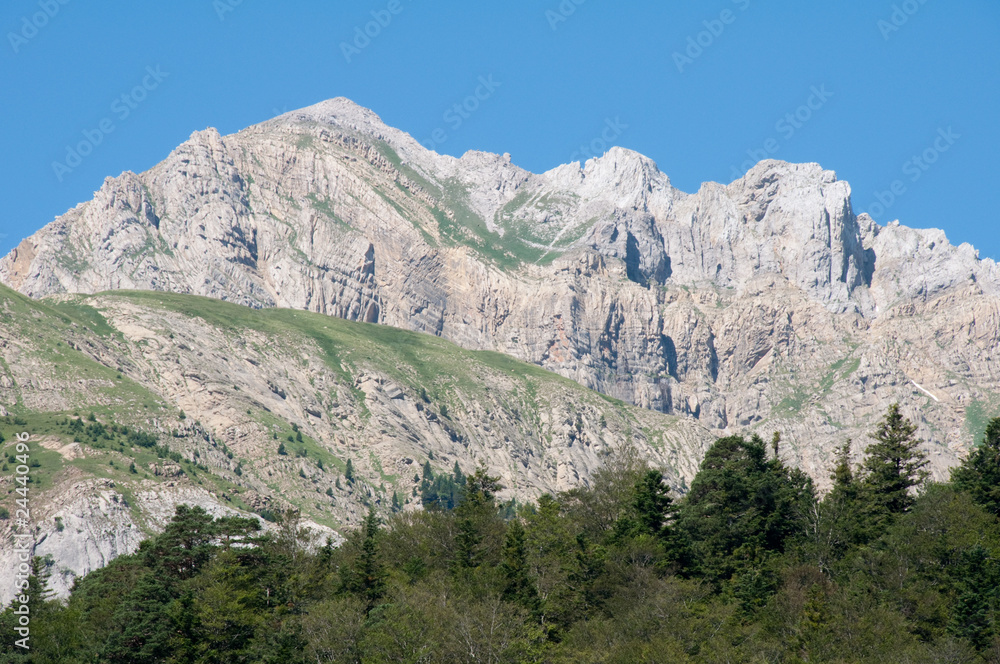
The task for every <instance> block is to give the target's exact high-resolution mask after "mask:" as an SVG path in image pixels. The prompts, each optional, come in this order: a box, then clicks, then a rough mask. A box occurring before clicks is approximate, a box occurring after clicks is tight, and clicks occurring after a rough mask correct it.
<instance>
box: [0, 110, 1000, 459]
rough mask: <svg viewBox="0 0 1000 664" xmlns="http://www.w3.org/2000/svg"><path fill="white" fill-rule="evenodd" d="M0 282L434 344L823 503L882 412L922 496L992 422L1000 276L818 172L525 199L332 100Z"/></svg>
mask: <svg viewBox="0 0 1000 664" xmlns="http://www.w3.org/2000/svg"><path fill="white" fill-rule="evenodd" d="M0 280H2V281H3V282H4V283H6V284H8V285H9V286H10V287H12V288H14V289H16V290H18V291H20V292H22V293H25V294H27V295H30V296H31V297H36V298H38V297H44V296H49V295H54V294H60V293H96V292H100V291H109V290H118V289H139V290H156V291H169V292H177V293H192V294H198V295H204V296H208V297H212V298H218V299H221V300H227V301H230V302H235V303H239V304H244V305H247V306H250V307H260V308H268V307H285V308H292V309H300V310H308V311H314V312H318V313H323V314H328V315H330V316H335V317H339V318H344V319H347V320H356V321H364V322H372V323H381V324H384V325H390V326H395V327H400V328H407V329H411V330H416V331H420V332H427V333H430V334H434V335H437V336H441V337H443V338H445V339H449V340H451V341H453V342H455V343H457V344H459V345H460V346H462V347H464V348H469V349H479V350H493V351H497V352H501V353H504V354H507V355H510V356H511V357H515V358H518V359H520V360H523V361H526V362H530V363H533V364H537V365H539V366H542V367H544V368H546V369H549V370H551V371H553V372H555V373H558V374H560V375H562V376H565V377H568V378H570V379H572V380H574V381H577V382H579V383H580V384H582V385H585V386H587V387H590V388H593V389H596V390H598V391H600V392H602V393H604V394H607V395H609V396H612V397H614V398H618V399H622V400H624V401H627V402H629V403H632V404H635V405H638V406H640V407H643V408H648V409H653V410H657V411H660V412H663V413H668V414H675V415H681V416H684V417H688V418H694V419H695V420H697V421H698V422H699V423H700V424H702V425H703V426H705V427H708V428H710V429H712V430H713V431H716V432H719V433H722V432H729V431H739V430H742V429H745V428H757V429H760V430H762V431H765V432H768V431H770V430H774V429H778V430H781V431H782V432H783V433H784V435H785V440H786V441H787V442H788V449H787V453H788V454H789V455H790V456H791V458H792V459H793V460H794V461H795V462H796V463H798V464H799V465H800V466H802V467H803V468H805V469H806V470H808V471H809V472H810V473H811V474H813V475H814V476H817V477H820V478H823V477H825V474H826V468H827V465H828V462H829V458H830V450H832V448H833V446H834V445H835V444H836V443H837V442H838V441H840V440H842V439H843V438H845V437H847V436H853V437H855V438H856V439H863V438H864V432H865V431H866V430H867V429H868V428H869V427H870V425H871V424H872V423H873V421H874V419H875V418H876V417H877V416H879V415H880V414H881V413H882V412H884V410H885V407H886V406H887V405H888V404H890V403H892V402H895V401H899V402H900V403H901V404H902V405H903V409H904V412H905V413H906V414H907V415H908V416H909V417H911V418H912V419H914V420H915V421H916V422H917V423H918V424H919V425H920V434H921V435H922V436H923V437H924V438H925V439H926V440H927V441H928V447H929V449H931V450H933V455H934V467H935V471H936V473H937V474H938V476H939V477H940V476H941V474H942V473H943V471H944V469H945V468H947V467H948V466H950V465H952V464H953V463H954V462H955V460H956V457H957V455H959V454H960V453H961V451H962V450H963V449H965V448H966V447H967V446H968V444H969V443H970V442H971V440H972V437H973V435H974V434H975V433H976V432H977V431H978V430H979V429H980V428H981V425H982V422H983V418H984V417H985V415H986V414H989V413H993V412H997V406H998V403H997V401H996V399H995V396H994V395H995V394H996V393H997V389H996V388H997V385H998V378H1000V376H998V367H997V365H996V362H995V358H994V356H995V349H996V347H997V344H998V341H1000V339H998V336H1000V333H998V329H1000V327H998V325H997V321H998V318H1000V307H998V302H1000V301H998V293H1000V272H998V269H997V266H996V264H995V263H994V262H993V261H991V260H980V259H979V258H978V255H977V253H976V251H975V250H974V249H973V248H972V247H971V246H969V245H966V244H963V245H961V246H959V247H954V246H952V245H951V244H949V243H948V241H947V239H946V237H945V236H944V234H943V233H942V232H941V231H937V230H914V229H910V228H906V227H905V226H901V225H899V224H897V223H892V224H890V225H888V226H886V227H881V226H878V225H877V224H875V223H874V222H873V221H872V220H871V219H870V218H869V217H868V216H867V215H864V214H861V215H856V214H855V213H854V212H853V209H852V206H851V199H850V187H849V185H848V184H847V183H846V182H843V181H839V180H837V178H836V175H835V174H834V173H832V172H830V171H824V170H823V169H821V168H820V167H819V166H818V165H816V164H802V165H794V164H786V163H783V162H778V161H764V162H761V163H760V164H758V165H757V166H756V167H754V168H753V169H751V170H750V172H749V173H747V174H746V176H744V177H743V178H741V179H739V180H736V181H735V182H732V183H730V184H728V185H722V184H717V183H706V184H704V185H703V186H702V187H701V189H700V190H699V191H698V192H697V193H695V194H686V193H683V192H681V191H678V190H677V189H675V188H674V187H673V186H672V185H671V184H670V180H669V178H668V177H667V176H666V175H664V174H663V173H661V172H660V171H659V169H658V168H657V167H656V165H655V164H654V163H653V162H652V161H650V160H649V159H647V158H645V157H643V156H642V155H639V154H637V153H635V152H631V151H629V150H624V149H621V148H613V149H611V150H610V151H609V152H608V153H607V154H605V155H604V156H602V157H600V158H597V159H592V160H590V161H588V162H587V163H586V164H583V165H581V164H579V163H573V164H568V165H563V166H559V167H557V168H555V169H552V170H550V171H548V172H546V173H542V174H533V173H529V172H527V171H525V170H523V169H521V168H518V167H517V166H515V165H514V164H512V163H511V160H510V157H509V155H503V156H500V155H494V154H487V153H482V152H469V153H467V154H465V155H463V156H462V157H461V158H458V159H457V158H453V157H449V156H445V155H439V154H436V153H434V152H431V151H428V150H426V149H424V148H423V147H422V146H421V145H420V144H419V143H417V142H416V141H415V140H413V139H412V138H411V137H410V136H409V135H407V134H405V133H403V132H401V131H399V130H397V129H393V128H390V127H387V126H386V125H385V124H383V123H382V122H381V120H380V119H379V118H378V116H376V115H375V114H374V113H373V112H371V111H369V110H367V109H364V108H361V107H359V106H357V105H356V104H354V103H352V102H350V101H349V100H346V99H342V98H340V99H333V100H330V101H326V102H323V103H320V104H317V105H315V106H311V107H309V108H305V109H302V110H300V111H294V112H291V113H287V114H285V115H282V116H280V117H278V118H275V119H273V120H270V121H268V122H264V123H262V124H259V125H255V126H253V127H250V128H248V129H246V130H244V131H241V132H239V133H237V134H234V135H231V136H225V137H223V136H220V135H219V134H218V132H216V131H215V130H214V129H209V130H206V131H200V132H196V133H195V134H193V135H192V136H191V138H190V140H188V141H187V142H185V143H184V144H182V145H181V146H179V147H178V148H177V149H176V150H174V151H173V152H172V153H171V154H170V156H169V157H167V159H165V160H164V161H163V162H162V163H160V164H158V165H157V166H155V167H154V168H152V169H151V170H149V171H148V172H146V173H143V174H141V175H137V174H135V173H131V172H126V173H123V174H122V175H120V176H119V177H117V178H108V179H107V180H106V181H105V182H104V185H103V186H102V187H101V189H100V191H98V192H96V193H95V196H94V198H93V200H91V201H89V202H86V203H83V204H81V205H78V206H77V207H76V208H74V209H72V210H70V211H69V212H67V213H66V214H64V215H63V216H61V217H59V218H58V219H56V220H55V221H53V222H52V223H51V224H49V225H48V226H46V227H45V228H44V229H42V230H41V231H39V232H38V233H36V234H35V235H33V236H32V237H29V238H27V239H25V240H24V241H23V242H22V243H21V244H20V245H19V246H18V247H17V248H16V249H15V250H14V251H13V252H12V253H11V254H10V255H8V256H7V257H6V258H4V259H2V260H0Z"/></svg>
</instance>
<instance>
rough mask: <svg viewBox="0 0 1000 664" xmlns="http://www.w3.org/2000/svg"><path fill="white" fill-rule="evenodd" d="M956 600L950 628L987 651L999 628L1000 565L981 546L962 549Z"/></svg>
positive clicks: (975, 646)
mask: <svg viewBox="0 0 1000 664" xmlns="http://www.w3.org/2000/svg"><path fill="white" fill-rule="evenodd" d="M955 577H956V579H955V581H956V583H955V600H954V602H953V605H952V610H951V622H950V623H949V625H948V629H949V631H950V632H951V633H952V634H954V635H955V636H958V637H960V638H963V639H966V640H968V642H969V643H971V644H972V646H973V647H974V648H975V649H976V650H979V651H982V650H985V649H986V648H987V647H988V646H989V645H990V643H991V642H992V640H993V636H994V634H995V631H996V627H997V625H996V619H997V615H996V609H997V600H998V599H1000V592H998V586H1000V565H998V561H997V559H995V558H993V557H992V556H991V555H990V554H989V552H988V551H987V550H986V549H985V548H983V547H982V546H981V545H978V544H977V545H975V546H973V547H972V548H970V549H967V550H966V551H963V552H962V559H961V562H960V564H959V565H958V566H957V569H956V574H955Z"/></svg>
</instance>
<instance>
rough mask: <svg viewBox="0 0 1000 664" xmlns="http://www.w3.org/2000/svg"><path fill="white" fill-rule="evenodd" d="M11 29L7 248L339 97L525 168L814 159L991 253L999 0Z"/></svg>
mask: <svg viewBox="0 0 1000 664" xmlns="http://www.w3.org/2000/svg"><path fill="white" fill-rule="evenodd" d="M0 30H2V35H3V42H2V44H0V52H2V56H0V60H2V65H0V93H2V97H0V114H2V115H0V120H2V123H0V126H2V135H0V155H2V156H0V200H2V203H3V205H2V209H0V254H2V253H6V252H7V251H8V250H9V249H11V248H12V247H13V246H15V245H16V244H17V242H18V241H20V239H21V238H22V237H24V236H26V235H29V234H30V233H32V232H34V231H35V230H37V229H38V228H40V227H41V226H43V225H44V224H46V223H47V222H49V221H51V220H52V219H53V217H55V216H56V215H58V214H61V213H62V212H64V211H66V210H67V209H68V208H70V207H73V206H74V205H76V204H77V203H79V202H82V201H85V200H88V199H90V198H91V196H92V195H93V191H94V190H96V189H97V188H99V187H100V185H101V182H102V181H103V179H104V177H105V176H108V175H117V174H119V173H121V172H122V171H124V170H133V171H136V172H141V171H143V170H146V169H148V168H149V167H151V166H153V165H154V164H156V163H157V162H158V161H160V160H162V159H163V158H164V157H165V156H166V155H167V154H168V153H169V152H170V150H172V149H173V148H174V147H175V146H176V145H177V144H179V143H181V142H182V141H184V140H185V139H186V138H187V137H188V136H189V135H190V134H191V132H193V131H195V130H199V129H204V128H206V127H209V126H214V127H216V128H218V129H219V131H220V132H222V133H223V134H226V133H232V132H235V131H238V130H239V129H242V128H243V127H246V126H248V125H251V124H254V123H256V122H260V121H263V120H266V119H268V118H270V117H272V116H274V115H276V114H279V113H281V112H284V111H288V110H293V109H296V108H300V107H303V106H308V105H310V104H313V103H316V102H318V101H321V100H323V99H328V98H331V97H337V96H345V97H349V98H351V99H353V100H354V101H356V102H358V103H359V104H361V105H363V106H367V107H369V108H371V109H373V110H374V111H375V112H376V113H378V114H379V115H380V116H381V117H382V119H383V120H384V121H385V122H386V123H388V124H390V125H393V126H396V127H399V128H401V129H403V130H405V131H407V132H409V133H411V134H412V135H413V136H414V137H416V138H417V139H418V140H420V141H422V142H424V143H425V144H427V145H431V144H432V141H433V146H434V148H435V149H436V150H437V151H438V152H442V153H447V154H453V155H461V154H462V153H463V152H465V151H466V150H469V149H479V150H487V151H491V152H500V153H502V152H509V153H511V155H512V159H513V161H514V162H515V163H516V164H518V165H520V166H522V167H524V168H527V169H529V170H532V171H535V172H540V171H544V170H548V169H549V168H552V167H554V166H556V165H558V164H560V163H564V162H568V161H571V160H575V159H579V158H580V157H581V156H582V157H583V158H586V157H587V156H588V153H591V152H596V153H598V154H599V153H601V152H603V149H604V148H605V146H606V145H610V144H612V143H613V144H618V145H622V146H624V147H627V148H631V149H634V150H637V151H639V152H641V153H643V154H645V155H647V156H649V157H651V158H652V159H654V160H655V161H656V162H657V163H658V164H659V166H660V169H661V170H663V171H664V172H665V173H667V174H668V175H669V176H670V178H671V180H672V182H673V183H674V185H675V186H677V187H679V188H680V189H682V190H685V191H695V190H697V188H698V187H699V186H700V184H701V183H702V182H704V181H708V180H715V181H721V182H729V181H731V180H733V179H735V178H736V177H737V176H738V175H739V174H742V172H743V171H744V170H745V169H746V168H747V167H748V166H749V165H750V164H752V163H755V162H756V161H757V160H758V159H760V158H763V157H766V156H771V157H774V158H777V159H784V160H786V161H793V162H812V161H814V162H818V163H820V164H822V165H823V167H825V168H828V169H832V170H835V171H836V172H837V174H838V176H839V177H840V178H841V179H844V180H848V181H849V182H850V183H851V185H852V188H853V191H854V206H855V210H856V211H859V212H860V211H869V212H871V213H873V216H874V217H875V218H876V220H877V221H879V222H880V223H882V224H885V223H887V222H889V221H891V220H893V219H897V218H898V219H899V220H900V221H901V222H902V223H903V224H906V225H909V226H914V227H937V228H943V229H945V231H946V232H947V234H948V236H949V239H950V240H951V241H952V242H953V243H954V244H958V243H960V242H971V243H972V244H974V245H975V246H976V247H977V248H978V249H979V250H980V253H981V255H982V256H983V257H992V258H994V259H1000V232H998V230H997V228H998V224H997V221H996V220H995V216H996V211H995V208H996V200H995V198H996V193H997V191H998V183H1000V163H998V158H997V157H998V154H1000V149H998V148H1000V124H998V119H1000V118H998V115H1000V112H998V109H1000V2H997V0H950V1H949V2H944V0H843V1H841V2H812V1H807V2H804V1H803V0H707V1H702V2H697V3H694V2H684V3H681V2H663V0H656V1H653V0H648V1H647V0H639V1H634V2H610V0H561V1H560V0H537V1H536V0H531V1H523V2H516V1H515V2H457V1H451V0H448V1H439V2H430V1H426V0H354V1H352V2H333V1H331V0H295V1H286V2H277V1H275V0H172V1H171V2H136V1H135V0H130V1H124V0H100V1H98V2H85V1H84V0H4V2H3V3H2V6H0ZM366 31H367V32H368V35H365V32H366ZM477 95H478V98H477ZM456 104H457V105H458V108H457V109H456ZM435 130H437V131H435Z"/></svg>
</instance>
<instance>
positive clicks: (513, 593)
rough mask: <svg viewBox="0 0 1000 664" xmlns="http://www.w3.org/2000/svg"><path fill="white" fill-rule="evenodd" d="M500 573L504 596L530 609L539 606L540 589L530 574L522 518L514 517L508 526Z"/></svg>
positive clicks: (532, 609)
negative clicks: (536, 586)
mask: <svg viewBox="0 0 1000 664" xmlns="http://www.w3.org/2000/svg"><path fill="white" fill-rule="evenodd" d="M500 574H501V576H502V577H503V592H502V596H503V598H504V599H505V600H507V601H509V602H513V603H515V604H519V605H521V606H523V607H524V608H526V609H528V610H529V611H534V610H535V609H537V608H538V590H537V588H535V584H534V582H533V581H532V580H531V577H530V576H529V574H528V549H527V544H526V537H525V531H524V526H523V525H521V520H520V519H513V520H512V521H511V522H510V525H509V526H508V527H507V536H506V538H505V539H504V544H503V562H501V563H500Z"/></svg>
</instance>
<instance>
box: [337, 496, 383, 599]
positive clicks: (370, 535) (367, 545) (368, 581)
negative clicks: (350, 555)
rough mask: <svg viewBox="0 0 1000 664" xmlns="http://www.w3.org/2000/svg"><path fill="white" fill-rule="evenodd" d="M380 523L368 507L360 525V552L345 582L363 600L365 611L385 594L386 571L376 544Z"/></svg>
mask: <svg viewBox="0 0 1000 664" xmlns="http://www.w3.org/2000/svg"><path fill="white" fill-rule="evenodd" d="M381 523H382V522H381V519H379V517H378V514H376V512H375V508H374V507H371V508H369V509H368V516H366V517H365V522H364V526H363V527H362V529H363V532H364V539H363V540H362V542H361V553H360V554H359V555H358V558H357V560H356V561H355V562H354V567H353V575H352V579H351V581H350V582H349V583H348V584H347V585H348V589H349V590H350V591H351V592H353V593H354V594H356V595H358V596H359V597H360V598H361V599H362V600H364V602H365V606H366V610H367V611H371V610H372V609H373V608H374V607H375V604H376V603H377V602H378V600H379V599H381V598H382V597H383V596H384V595H385V587H386V573H385V569H384V567H383V565H382V561H381V556H380V554H379V546H378V536H379V529H380V526H381Z"/></svg>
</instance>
